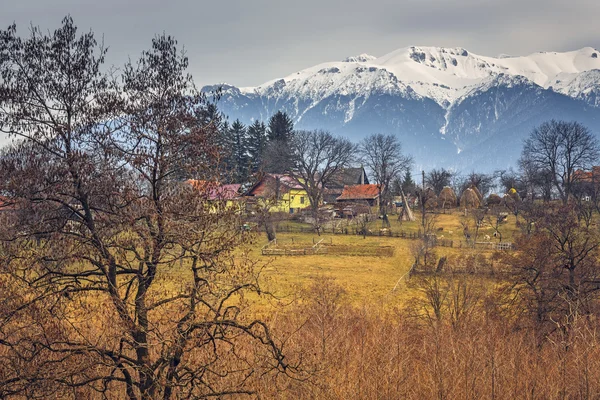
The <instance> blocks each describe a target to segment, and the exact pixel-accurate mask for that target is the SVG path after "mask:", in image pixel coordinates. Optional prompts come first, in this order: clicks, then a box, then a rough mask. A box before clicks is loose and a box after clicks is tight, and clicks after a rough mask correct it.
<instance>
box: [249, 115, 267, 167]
mask: <svg viewBox="0 0 600 400" xmlns="http://www.w3.org/2000/svg"><path fill="white" fill-rule="evenodd" d="M247 139H248V157H249V164H250V173H256V172H258V170H259V169H260V167H261V165H262V160H263V156H264V152H265V148H266V146H267V127H266V126H265V124H264V122H259V121H254V123H253V124H252V125H250V126H248V132H247Z"/></svg>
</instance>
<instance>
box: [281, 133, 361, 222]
mask: <svg viewBox="0 0 600 400" xmlns="http://www.w3.org/2000/svg"><path fill="white" fill-rule="evenodd" d="M291 148H292V154H293V156H292V159H293V164H294V168H292V169H291V171H290V174H291V175H292V176H293V177H294V178H296V180H297V181H298V183H299V184H300V186H302V187H303V188H304V190H306V194H307V196H308V199H309V201H310V209H311V212H312V217H313V225H314V227H315V229H316V231H317V233H318V234H320V229H321V225H320V221H319V205H320V204H321V201H322V200H323V193H324V192H325V190H326V188H327V184H328V183H329V182H330V181H331V179H332V177H334V176H335V174H336V173H338V172H339V171H341V170H342V169H344V168H346V167H348V166H350V163H351V161H352V159H353V157H354V153H355V150H356V146H355V145H353V144H352V143H351V142H350V141H349V140H348V139H345V138H340V137H335V136H333V135H332V134H331V133H329V132H326V131H297V132H295V134H294V136H293V138H292V139H291Z"/></svg>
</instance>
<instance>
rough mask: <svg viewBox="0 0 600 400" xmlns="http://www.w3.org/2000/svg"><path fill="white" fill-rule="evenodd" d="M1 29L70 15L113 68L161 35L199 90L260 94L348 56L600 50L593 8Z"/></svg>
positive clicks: (80, 2)
mask: <svg viewBox="0 0 600 400" xmlns="http://www.w3.org/2000/svg"><path fill="white" fill-rule="evenodd" d="M0 10H2V12H1V13H0V27H1V28H5V27H6V26H8V25H9V24H10V23H12V22H13V21H15V22H17V25H18V27H19V30H20V32H21V34H23V35H25V34H27V27H28V25H29V24H30V23H33V24H35V25H39V26H41V27H42V28H45V29H53V28H55V27H57V26H58V25H59V24H60V21H61V19H62V18H63V17H64V16H65V15H66V14H71V15H72V16H73V18H74V19H75V21H76V23H77V24H78V26H79V27H80V28H81V29H82V30H89V29H92V30H93V31H94V32H96V33H97V35H98V36H102V35H103V36H104V40H105V43H106V44H107V45H108V46H109V57H108V60H109V62H111V63H114V64H122V63H123V62H125V61H126V59H127V57H128V56H131V57H132V58H135V57H137V55H138V54H139V53H140V51H141V50H143V49H145V48H147V47H148V46H149V43H150V40H151V38H152V37H153V36H154V35H155V34H156V33H160V32H163V31H165V32H167V33H169V34H172V35H174V36H175V37H176V38H177V39H178V40H179V42H180V43H181V44H183V45H185V47H186V49H187V51H188V55H189V57H190V66H191V72H192V74H193V75H194V77H195V79H196V81H197V83H198V84H199V85H204V84H211V83H217V82H228V83H230V84H234V85H238V86H254V85H258V84H261V83H263V82H265V81H267V80H270V79H274V78H277V77H281V76H284V75H287V74H290V73H292V72H294V71H296V70H299V69H302V68H306V67H309V66H311V65H314V64H317V63H321V62H326V61H332V60H339V59H342V58H344V57H346V56H349V55H355V54H359V53H363V52H366V53H370V54H373V55H377V56H379V55H383V54H385V53H387V52H390V51H393V50H395V49H397V48H400V47H405V46H410V45H428V46H462V47H465V48H467V49H469V50H471V51H473V52H475V53H478V54H483V55H497V54H500V53H507V54H516V55H519V54H529V53H532V52H535V51H542V50H556V51H564V50H571V49H575V48H579V47H583V46H593V47H596V48H598V47H600V35H599V33H600V30H599V28H598V26H599V25H598V22H597V18H598V17H599V16H600V2H597V1H593V0H571V1H569V2H566V1H564V0H453V1H451V0H395V1H394V0H371V1H369V2H365V1H354V0H296V1H288V0H212V1H207V0H200V1H198V0H195V1H194V0H172V1H169V2H167V1H158V0H144V1H142V0H126V1H124V0H101V1H98V0H93V1H92V0H54V1H52V2H49V1H47V0H19V1H14V0H0Z"/></svg>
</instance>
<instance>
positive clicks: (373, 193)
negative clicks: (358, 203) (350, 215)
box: [337, 185, 379, 200]
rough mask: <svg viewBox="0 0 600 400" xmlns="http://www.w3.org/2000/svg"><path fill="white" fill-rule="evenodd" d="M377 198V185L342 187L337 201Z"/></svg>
mask: <svg viewBox="0 0 600 400" xmlns="http://www.w3.org/2000/svg"><path fill="white" fill-rule="evenodd" d="M377 197H379V185H352V186H344V190H343V191H342V195H341V196H340V197H338V198H337V199H338V200H372V199H376V198H377Z"/></svg>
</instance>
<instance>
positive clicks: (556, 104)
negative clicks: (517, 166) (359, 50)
mask: <svg viewBox="0 0 600 400" xmlns="http://www.w3.org/2000/svg"><path fill="white" fill-rule="evenodd" d="M218 86H221V87H222V89H223V96H222V98H221V100H220V107H221V109H222V110H223V111H224V113H225V114H226V115H228V116H229V118H230V119H235V118H240V120H242V121H243V122H246V123H250V122H251V121H252V120H253V119H262V120H266V119H268V118H269V117H270V116H271V115H272V114H273V113H275V112H276V111H278V110H284V111H286V112H287V113H288V114H290V115H291V116H292V118H293V119H294V122H295V123H296V127H297V128H301V129H315V128H320V129H328V130H331V131H333V132H336V133H339V134H344V135H346V136H348V137H350V138H352V139H354V140H359V139H360V138H362V137H364V136H367V135H368V134H370V133H373V132H384V133H395V134H398V135H399V136H400V138H401V140H402V142H403V143H404V145H405V148H406V151H407V152H410V153H412V154H413V155H414V157H415V159H416V161H417V164H418V165H419V166H424V167H427V168H430V167H434V166H445V167H454V168H460V169H463V170H464V169H469V170H470V169H476V170H493V169H497V168H505V167H508V166H512V165H514V163H515V161H516V159H517V158H518V155H519V153H520V150H521V143H522V139H523V138H524V137H525V136H526V135H527V134H528V133H529V131H530V130H531V129H532V128H533V127H534V126H535V125H537V124H539V123H541V122H543V121H545V120H548V119H551V118H556V119H567V120H578V121H580V122H582V123H584V124H585V125H587V126H588V127H589V128H590V129H591V130H592V131H594V132H596V133H598V134H600V51H598V50H596V49H593V48H591V47H586V48H582V49H580V50H576V51H571V52H564V53H557V52H542V53H535V54H531V55H529V56H524V57H521V56H519V57H512V56H506V55H502V56H499V57H497V58H495V57H487V56H480V55H477V54H473V53H471V52H469V51H468V50H466V49H463V48H439V47H407V48H403V49H399V50H396V51H393V52H391V53H389V54H386V55H384V56H383V57H379V58H377V57H374V56H371V55H368V54H361V55H359V56H355V57H348V58H346V59H344V60H343V61H338V62H329V63H324V64H319V65H316V66H314V67H310V68H307V69H305V70H302V71H299V72H296V73H294V74H291V75H288V76H286V77H284V78H281V79H276V80H273V81H270V82H267V83H265V84H263V85H260V86H258V87H252V88H250V87H246V88H236V87H233V86H228V85H215V86H208V87H205V88H204V89H203V90H204V91H206V92H210V91H212V90H214V89H215V88H216V87H218Z"/></svg>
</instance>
